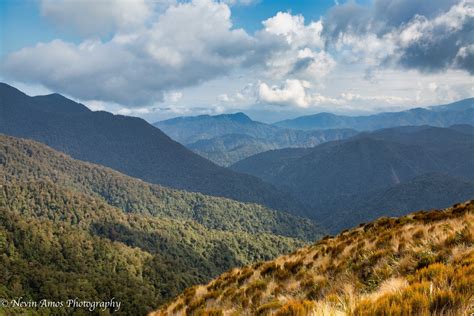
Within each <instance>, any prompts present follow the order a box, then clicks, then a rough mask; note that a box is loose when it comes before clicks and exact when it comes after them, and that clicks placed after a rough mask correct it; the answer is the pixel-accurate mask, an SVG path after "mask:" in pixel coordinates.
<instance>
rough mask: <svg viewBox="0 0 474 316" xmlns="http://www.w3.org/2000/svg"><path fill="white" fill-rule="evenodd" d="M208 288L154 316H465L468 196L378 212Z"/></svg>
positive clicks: (472, 217) (473, 263)
mask: <svg viewBox="0 0 474 316" xmlns="http://www.w3.org/2000/svg"><path fill="white" fill-rule="evenodd" d="M207 289H208V291H210V293H207V294H206V293H198V292H199V291H196V289H190V290H187V291H185V292H184V293H183V294H182V295H181V296H179V297H177V298H176V299H175V300H174V301H173V302H172V303H171V304H168V305H167V306H166V307H164V308H163V309H162V310H160V311H158V312H156V315H221V314H218V313H222V315H289V316H297V315H354V316H357V315H448V316H449V315H469V314H470V313H474V310H473V308H474V202H472V201H471V202H466V203H462V204H457V205H455V206H453V207H452V208H449V209H446V210H442V211H430V212H426V211H422V212H417V213H413V214H410V215H408V216H404V217H401V218H388V217H384V218H381V219H379V220H377V221H374V222H372V223H368V224H363V225H360V226H359V227H357V228H355V229H352V230H347V231H344V232H343V233H341V234H339V235H338V236H335V237H332V236H327V237H325V238H323V239H322V240H320V241H318V242H317V243H315V244H314V245H311V246H308V247H305V248H301V249H299V250H297V251H295V252H293V253H292V254H290V255H286V256H282V257H279V258H277V259H275V260H273V261H269V262H264V263H260V264H255V265H253V266H251V267H244V268H242V269H233V270H231V271H230V272H227V273H225V274H223V275H222V276H220V277H219V278H217V279H215V280H214V281H213V282H211V283H210V284H209V285H208V287H207ZM190 297H191V299H190ZM204 312H207V313H208V314H202V313H204ZM211 312H212V313H214V314H209V313H211Z"/></svg>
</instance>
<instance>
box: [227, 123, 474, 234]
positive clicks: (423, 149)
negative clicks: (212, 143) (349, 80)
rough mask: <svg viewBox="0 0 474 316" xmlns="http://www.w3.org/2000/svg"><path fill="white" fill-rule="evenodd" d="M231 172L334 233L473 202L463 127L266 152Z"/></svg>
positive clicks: (473, 155)
mask: <svg viewBox="0 0 474 316" xmlns="http://www.w3.org/2000/svg"><path fill="white" fill-rule="evenodd" d="M232 168H233V169H234V170H237V171H240V172H246V173H249V174H252V175H255V176H258V177H260V178H262V179H263V180H265V181H268V182H270V183H273V184H274V185H276V186H278V187H280V188H281V189H282V190H288V191H290V192H292V193H293V194H294V195H295V196H296V197H298V198H299V199H300V200H301V201H303V202H305V203H306V204H307V206H308V207H309V208H310V209H311V210H312V213H311V215H310V216H311V217H312V218H314V219H317V220H318V221H320V222H322V223H323V224H324V225H325V226H327V227H328V228H329V229H331V231H333V232H337V231H340V230H341V229H344V228H348V227H351V226H354V225H357V224H358V223H360V222H362V221H368V220H373V219H375V218H376V217H377V216H381V215H391V214H393V215H403V214H406V213H407V212H410V211H414V210H416V209H419V208H442V207H447V206H449V205H451V204H453V203H455V202H456V201H459V200H467V199H472V198H474V171H473V170H474V137H473V134H472V126H468V125H465V126H462V125H458V126H454V127H452V128H438V127H429V126H422V127H398V128H392V129H385V130H379V131H375V132H372V133H362V134H359V135H356V136H354V137H352V138H350V139H347V140H342V141H335V142H329V143H325V144H322V145H319V146H316V147H315V148H311V149H284V150H275V151H269V152H265V153H261V154H258V155H255V156H252V157H249V158H247V159H244V160H242V161H240V162H238V163H237V164H235V165H233V166H232ZM428 179H429V180H428ZM395 196H397V202H396V203H394V202H395V201H394V197H395ZM421 197H423V198H421Z"/></svg>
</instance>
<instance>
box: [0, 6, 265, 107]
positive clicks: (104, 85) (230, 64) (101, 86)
mask: <svg viewBox="0 0 474 316" xmlns="http://www.w3.org/2000/svg"><path fill="white" fill-rule="evenodd" d="M230 14H231V13H230V9H229V7H228V6H227V5H226V4H223V3H216V2H213V1H211V0H194V1H192V2H190V3H183V4H178V5H174V6H170V7H169V8H168V9H167V10H166V11H165V12H164V13H163V14H161V15H159V17H158V19H157V21H156V22H154V23H153V24H152V25H151V26H149V27H148V28H146V29H140V30H139V31H137V32H135V33H131V34H124V33H121V32H118V33H117V34H116V35H115V36H114V37H113V38H112V39H111V40H110V41H106V42H102V41H100V40H85V41H84V42H82V43H81V44H80V45H75V44H72V43H67V42H64V41H61V40H54V41H52V42H49V43H39V44H38V45H36V46H34V47H27V48H23V49H22V50H20V51H17V52H14V53H12V54H10V55H9V56H8V57H7V59H6V61H5V63H4V64H3V71H4V72H5V73H6V74H7V75H9V76H10V77H12V78H14V79H17V80H20V81H25V82H40V83H42V84H44V85H45V86H47V87H48V88H50V89H52V90H54V91H60V92H62V93H66V94H69V95H71V96H74V97H76V98H79V99H82V100H102V101H107V102H116V103H121V104H127V105H132V106H133V105H134V106H143V105H147V104H150V103H152V102H154V101H160V100H163V93H164V92H165V91H168V90H175V89H179V88H181V87H186V86H192V85H195V84H198V83H200V82H203V81H206V80H209V79H212V78H215V77H217V76H219V75H222V74H225V73H228V72H230V71H232V70H233V69H235V68H236V67H239V66H240V65H244V64H245V65H247V66H248V65H251V64H253V63H256V62H258V60H259V59H260V58H263V57H264V56H265V52H267V51H269V50H268V48H269V47H268V45H270V46H271V45H272V44H268V43H266V42H265V41H264V40H261V41H258V40H257V39H255V38H253V37H251V36H249V35H248V34H247V33H246V32H245V31H243V30H242V29H233V28H232V23H231V20H230ZM266 45H267V46H266Z"/></svg>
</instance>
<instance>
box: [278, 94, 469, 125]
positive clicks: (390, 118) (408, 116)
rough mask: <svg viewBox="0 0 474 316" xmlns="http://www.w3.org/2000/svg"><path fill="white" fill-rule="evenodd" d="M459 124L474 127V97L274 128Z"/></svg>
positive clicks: (300, 120)
mask: <svg viewBox="0 0 474 316" xmlns="http://www.w3.org/2000/svg"><path fill="white" fill-rule="evenodd" d="M455 124H471V125H473V124H474V98H469V99H465V100H461V101H458V102H454V103H451V104H446V105H439V106H431V107H429V108H426V109H425V108H415V109H411V110H407V111H401V112H385V113H379V114H374V115H367V116H344V115H336V114H332V113H319V114H314V115H307V116H301V117H298V118H295V119H291V120H283V121H279V122H276V123H275V124H274V125H275V126H279V127H284V128H294V129H301V130H311V129H328V128H352V129H355V130H359V131H371V130H376V129H381V128H388V127H395V126H410V125H411V126H419V125H431V126H438V127H449V126H451V125H455Z"/></svg>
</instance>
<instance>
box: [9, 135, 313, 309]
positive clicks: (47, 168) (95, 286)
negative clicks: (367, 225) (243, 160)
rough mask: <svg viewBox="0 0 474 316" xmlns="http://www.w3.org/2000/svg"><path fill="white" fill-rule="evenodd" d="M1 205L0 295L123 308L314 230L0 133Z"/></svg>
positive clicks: (159, 299) (149, 304)
mask: <svg viewBox="0 0 474 316" xmlns="http://www.w3.org/2000/svg"><path fill="white" fill-rule="evenodd" d="M0 209H1V212H0V218H1V219H0V253H1V255H0V282H1V284H2V286H1V287H0V295H2V297H3V298H16V297H28V298H29V299H33V300H38V301H39V300H40V299H43V298H45V297H46V298H48V299H50V300H57V301H61V300H62V301H64V300H66V299H68V298H74V297H80V298H81V299H86V300H87V299H89V300H91V301H95V300H108V299H110V298H111V297H115V298H116V299H117V300H118V301H122V302H123V306H122V308H121V310H120V312H119V313H118V314H123V315H130V314H135V315H136V314H145V313H146V312H147V311H149V310H150V309H152V308H156V306H157V305H158V304H160V303H163V302H164V301H165V300H166V299H169V298H171V297H172V296H174V295H177V294H178V293H179V292H180V291H182V290H183V289H184V288H186V287H188V286H191V285H194V284H197V283H202V282H206V281H207V280H209V279H210V278H211V277H214V276H216V275H218V274H219V273H222V272H224V271H226V270H227V269H229V268H231V267H234V266H239V265H242V264H249V263H252V262H255V261H258V260H268V259H270V258H273V257H275V256H277V255H280V254H282V253H285V252H289V251H291V250H293V249H295V248H296V247H298V246H302V245H303V244H305V243H306V242H307V241H308V240H314V239H316V238H319V237H320V236H321V230H320V228H319V227H318V226H316V225H315V224H314V223H313V222H312V221H310V220H308V219H303V218H298V217H294V216H291V215H289V214H287V213H284V212H277V211H273V210H269V209H267V208H264V207H262V206H259V205H256V204H244V203H240V202H236V201H233V200H228V199H224V198H217V197H209V196H205V195H202V194H200V193H188V192H184V191H177V190H173V189H169V188H164V187H161V186H159V185H153V184H149V183H146V182H143V181H141V180H139V179H134V178H131V177H128V176H126V175H123V174H121V173H119V172H117V171H114V170H112V169H109V168H106V167H102V166H98V165H95V164H91V163H86V162H82V161H79V160H74V159H72V158H71V157H70V156H68V155H66V154H63V153H60V152H57V151H55V150H53V149H51V148H49V147H47V146H45V145H43V144H40V143H37V142H34V141H31V140H25V139H19V138H14V137H10V136H4V135H0ZM17 312H22V313H23V312H24V310H23V311H22V310H18V311H17ZM49 312H51V313H53V312H54V313H57V312H58V310H56V309H51V310H49ZM63 312H67V311H66V310H63ZM41 313H46V310H44V309H42V310H41ZM14 314H15V313H14Z"/></svg>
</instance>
